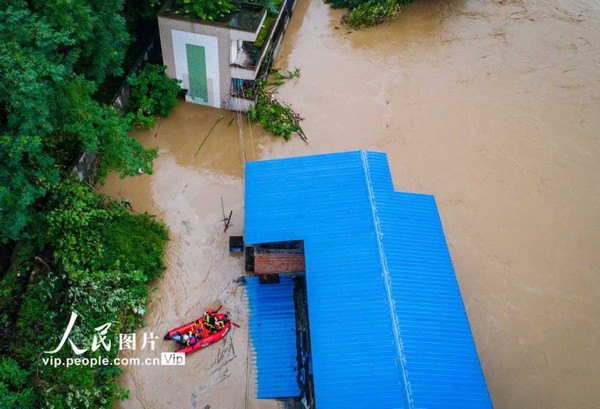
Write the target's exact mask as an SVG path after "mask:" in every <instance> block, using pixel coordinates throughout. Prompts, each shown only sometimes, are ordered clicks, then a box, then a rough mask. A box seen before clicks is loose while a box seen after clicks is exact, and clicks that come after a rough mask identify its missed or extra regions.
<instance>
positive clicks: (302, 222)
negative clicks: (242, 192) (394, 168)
mask: <svg viewBox="0 0 600 409" xmlns="http://www.w3.org/2000/svg"><path fill="white" fill-rule="evenodd" d="M245 206H246V209H245V211H246V213H245V241H246V243H247V244H257V243H265V242H275V241H286V240H304V247H305V260H306V282H307V297H308V309H309V322H310V334H311V348H312V367H313V376H314V388H315V399H316V404H317V407H319V408H320V409H327V408H440V409H441V408H444V409H448V408H463V409H468V408H477V409H479V408H491V407H492V404H491V401H490V397H489V394H488V390H487V385H486V383H485V379H484V377H483V373H482V370H481V366H480V363H479V359H478V357H477V351H476V349H475V344H474V342H473V338H472V335H471V330H470V327H469V322H468V319H467V315H466V313H465V309H464V306H463V302H462V298H461V295H460V290H459V287H458V284H457V281H456V278H455V275H454V269H453V267H452V262H451V260H450V254H449V252H448V248H447V245H446V240H445V237H444V232H443V229H442V225H441V221H440V218H439V214H438V211H437V207H436V203H435V199H434V198H433V196H430V195H422V194H411V193H400V192H395V191H394V188H393V184H392V179H391V175H390V172H389V168H388V164H387V158H386V155H385V154H383V153H375V152H364V151H357V152H346V153H335V154H327V155H317V156H306V157H297V158H289V159H280V160H269V161H258V162H249V163H247V164H246V202H245Z"/></svg>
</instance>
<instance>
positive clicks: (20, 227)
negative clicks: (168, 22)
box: [0, 0, 157, 243]
mask: <svg viewBox="0 0 600 409" xmlns="http://www.w3.org/2000/svg"><path fill="white" fill-rule="evenodd" d="M46 3H47V2H44V4H46ZM95 3H96V2H85V1H83V0H80V1H73V2H56V4H54V6H55V7H54V6H53V7H54V8H53V9H52V10H49V9H50V8H52V7H48V6H49V5H48V4H46V7H43V4H42V2H35V1H34V2H32V3H31V6H30V5H29V3H26V2H24V1H19V0H16V1H10V2H9V1H6V0H0V5H1V6H3V7H0V73H1V75H0V135H1V137H0V142H1V144H0V205H1V207H0V217H1V218H0V242H2V243H5V242H7V241H8V240H16V239H18V238H20V237H21V235H22V233H23V231H24V230H25V228H26V226H27V223H28V222H30V221H31V220H32V219H33V218H34V216H35V215H36V213H37V212H38V209H37V208H36V203H37V201H39V200H41V199H42V198H43V197H44V196H45V195H46V194H47V192H48V190H49V189H51V188H52V184H54V183H57V182H58V181H59V180H60V177H64V176H65V175H68V174H69V173H70V172H71V170H72V168H73V165H74V161H75V160H76V159H77V157H78V155H80V154H81V153H82V152H83V151H84V150H98V151H99V152H100V154H101V155H100V157H101V163H100V167H101V170H102V173H103V174H104V173H106V172H108V171H112V170H114V171H117V172H119V173H120V174H121V175H122V176H126V175H135V174H138V173H139V172H140V171H142V172H147V173H150V172H151V171H152V160H153V159H154V158H155V157H156V155H157V152H156V150H146V149H144V148H143V147H142V146H141V145H140V144H139V142H138V141H137V140H135V139H133V138H131V137H129V135H128V134H127V131H128V130H129V129H130V125H129V122H128V119H127V118H124V117H122V116H121V115H119V114H118V112H117V111H116V110H115V109H114V108H113V107H110V106H107V105H103V104H100V103H98V102H97V101H95V100H94V99H93V93H94V91H95V89H96V82H95V81H99V80H100V79H101V78H103V77H104V76H105V75H106V74H107V73H111V72H113V71H111V70H113V69H115V70H118V69H120V68H119V67H120V62H119V59H120V58H122V51H115V50H114V49H111V47H112V46H115V47H119V48H120V49H122V48H123V44H124V43H123V41H126V40H124V38H126V35H125V36H124V35H123V33H124V32H125V21H124V20H123V19H122V18H121V17H119V16H118V13H119V11H120V10H121V6H119V5H118V4H117V5H114V7H113V8H112V9H111V8H107V7H108V6H107V5H106V4H104V3H103V2H101V3H103V4H102V5H96V4H95ZM106 3H107V4H108V3H112V2H106ZM117 3H118V2H117ZM76 6H77V7H76ZM58 10H62V12H63V13H64V15H62V19H61V20H60V21H59V14H56V13H57V11H58ZM109 10H112V12H113V13H114V14H116V15H117V16H113V17H112V18H109V17H108V16H105V14H107V13H108V12H109ZM38 13H40V14H38ZM102 16H104V17H105V18H104V20H103V22H102V24H100V23H101V22H100V20H99V19H102V18H103V17H102ZM61 22H64V24H62V25H61ZM107 22H108V23H111V24H113V25H114V27H111V28H110V30H112V31H114V32H115V33H116V34H110V33H108V32H107V28H106V26H105V25H106V24H107ZM101 25H102V26H103V27H102V28H100V26H101ZM86 33H87V34H86ZM111 38H112V40H111ZM94 41H98V49H97V53H96V54H94V61H95V62H94V63H93V64H91V63H88V62H86V58H85V56H86V55H88V54H89V53H91V52H92V51H85V50H92V49H93V48H94V44H95V43H94ZM96 59H97V61H96ZM111 67H112V68H111ZM114 67H117V68H114ZM77 70H80V71H77Z"/></svg>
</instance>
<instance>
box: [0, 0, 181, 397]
mask: <svg viewBox="0 0 600 409" xmlns="http://www.w3.org/2000/svg"><path fill="white" fill-rule="evenodd" d="M0 3H1V4H2V6H1V7H0V73H1V74H0V245H1V246H3V247H2V248H3V253H6V252H8V251H9V250H11V249H13V253H12V254H13V255H12V260H11V261H12V263H11V267H10V268H9V269H8V270H7V271H5V272H0V355H1V356H2V358H1V359H0V407H2V408H32V407H49V408H50V407H52V408H101V407H107V408H108V407H112V402H113V401H114V400H115V399H121V398H124V397H126V395H127V392H126V391H125V390H123V389H121V388H119V387H118V386H117V385H116V384H115V377H116V376H117V375H118V374H119V373H120V369H119V368H118V367H117V366H115V365H113V364H112V362H109V363H108V364H105V365H101V366H93V367H89V366H85V365H78V366H71V367H68V368H67V367H65V366H58V367H52V366H49V365H44V364H43V363H42V358H43V357H44V356H45V357H48V356H50V355H45V354H43V351H49V350H52V349H54V348H55V347H56V346H57V345H58V342H59V341H60V338H61V335H62V333H63V332H64V330H65V328H66V324H67V322H68V320H69V316H70V313H71V311H74V312H76V313H77V314H78V315H79V319H78V321H77V324H76V326H75V328H74V329H73V331H72V333H71V339H72V340H73V341H74V342H75V343H76V344H77V345H78V346H79V347H81V348H88V347H89V344H90V342H91V338H92V335H93V334H94V328H96V327H98V326H100V325H103V324H105V323H107V322H110V323H112V326H111V327H110V328H109V330H108V333H107V337H108V338H109V339H111V340H112V343H113V347H112V349H111V350H110V351H105V350H104V349H100V350H98V351H97V352H91V351H88V352H86V353H85V354H84V355H83V356H85V357H93V356H99V355H100V353H101V352H102V355H103V356H106V357H108V358H110V359H112V358H114V357H115V356H116V354H117V349H118V348H116V347H115V346H114V344H115V336H116V334H117V333H118V332H123V333H126V332H131V331H133V330H134V328H135V327H136V325H138V324H140V323H141V314H142V313H143V311H144V309H145V305H146V302H147V300H148V297H149V294H148V289H147V285H148V283H149V282H150V281H152V280H153V279H154V278H156V277H157V276H159V275H160V274H161V271H162V270H163V268H164V266H163V262H162V259H163V253H164V246H165V243H166V241H167V240H168V235H167V231H166V228H165V226H164V225H163V224H162V223H161V222H158V221H156V220H155V219H154V218H153V217H152V216H150V215H147V214H133V213H130V212H129V211H127V210H126V209H125V208H124V207H123V206H121V204H120V203H117V202H115V201H114V200H112V199H110V198H108V197H105V196H101V195H97V194H95V193H94V192H93V191H92V189H91V188H90V187H89V186H87V185H85V184H82V183H79V182H78V181H74V180H73V179H72V178H73V176H72V173H73V167H74V164H75V163H76V161H77V160H78V158H79V157H80V156H81V154H82V153H83V152H84V151H95V152H97V153H98V155H97V157H98V163H97V170H98V172H97V173H96V176H99V177H100V178H101V177H102V176H103V175H105V174H106V173H108V172H118V173H119V174H120V175H121V176H122V177H125V176H133V175H137V174H139V173H142V172H143V173H151V172H152V162H153V160H154V159H155V158H156V156H157V151H156V150H153V149H145V148H144V147H143V146H142V145H141V144H140V143H139V142H138V141H137V140H136V139H134V138H131V137H130V136H129V135H128V131H129V130H130V129H131V122H130V120H131V117H130V116H124V115H122V114H120V113H119V112H118V111H117V110H116V109H115V108H114V107H112V106H110V105H107V104H105V103H102V102H100V101H99V100H98V99H96V97H95V95H97V94H98V89H99V87H101V86H102V84H103V83H104V81H105V80H106V79H107V78H109V77H116V76H119V75H122V73H123V69H122V62H123V58H124V55H125V50H126V48H127V44H128V43H129V42H130V40H131V37H130V34H129V31H128V27H127V25H128V23H130V21H128V20H126V18H125V16H126V14H125V12H124V9H123V1H121V0H105V1H102V2H97V1H91V0H72V1H68V2H54V3H53V5H52V7H48V5H47V4H45V3H44V2H42V1H38V0H32V1H24V0H11V1H5V0H0ZM127 3H128V6H130V8H132V7H133V6H134V5H132V4H129V3H135V5H137V4H138V3H140V1H139V0H128V1H127ZM132 82H133V84H132V85H133V92H132V94H133V95H134V97H133V100H134V102H135V104H137V106H138V108H140V107H141V109H142V113H143V115H144V120H146V121H148V119H147V118H148V117H149V116H151V115H156V114H158V115H163V114H164V113H166V112H167V111H168V110H169V109H170V108H172V105H173V102H174V99H173V95H174V92H175V91H174V90H175V85H176V84H175V85H173V83H169V84H167V83H165V82H164V81H163V80H162V79H160V67H159V68H152V67H150V68H148V69H147V70H146V71H144V72H142V73H140V74H139V75H138V76H136V77H135V78H134V79H133V80H132ZM139 122H142V121H139ZM139 124H140V123H138V125H139ZM142 124H143V123H142ZM55 356H57V357H62V358H64V357H66V356H70V357H72V356H74V354H73V351H72V350H71V348H70V346H69V345H68V344H66V345H65V347H64V348H63V349H62V350H61V351H60V352H57V353H56V354H55Z"/></svg>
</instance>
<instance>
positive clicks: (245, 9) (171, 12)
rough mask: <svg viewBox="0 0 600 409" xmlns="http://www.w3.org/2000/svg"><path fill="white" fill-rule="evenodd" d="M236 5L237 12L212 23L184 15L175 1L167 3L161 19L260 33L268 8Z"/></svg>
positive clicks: (253, 5) (161, 12)
mask: <svg viewBox="0 0 600 409" xmlns="http://www.w3.org/2000/svg"><path fill="white" fill-rule="evenodd" d="M236 5H237V7H238V10H237V11H234V12H232V13H229V14H227V15H226V16H225V17H223V18H220V19H216V20H211V21H208V20H200V19H195V18H192V17H188V16H186V15H185V14H182V13H181V11H180V10H179V9H178V8H177V7H176V6H175V4H174V2H173V1H171V2H168V3H166V4H165V5H164V6H163V8H162V10H161V11H160V13H159V15H160V16H161V17H168V18H174V19H178V20H186V21H191V22H194V23H197V24H207V25H211V26H219V27H225V28H231V29H235V30H241V31H249V32H252V33H254V32H256V31H258V30H259V29H260V23H261V21H262V19H263V16H264V15H265V14H266V12H267V9H266V7H264V6H261V5H257V4H249V3H237V4H236Z"/></svg>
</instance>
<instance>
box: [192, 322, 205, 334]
mask: <svg viewBox="0 0 600 409" xmlns="http://www.w3.org/2000/svg"><path fill="white" fill-rule="evenodd" d="M192 331H193V332H194V334H195V335H196V337H198V338H204V337H206V336H207V335H208V330H207V329H206V326H205V325H204V323H203V322H202V321H200V320H198V321H196V322H194V323H193V324H192Z"/></svg>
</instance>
